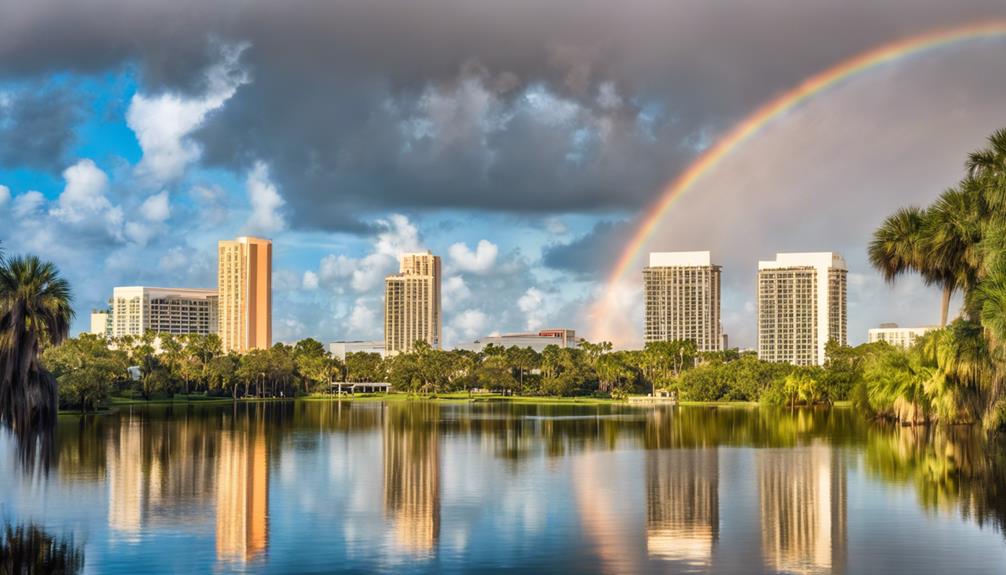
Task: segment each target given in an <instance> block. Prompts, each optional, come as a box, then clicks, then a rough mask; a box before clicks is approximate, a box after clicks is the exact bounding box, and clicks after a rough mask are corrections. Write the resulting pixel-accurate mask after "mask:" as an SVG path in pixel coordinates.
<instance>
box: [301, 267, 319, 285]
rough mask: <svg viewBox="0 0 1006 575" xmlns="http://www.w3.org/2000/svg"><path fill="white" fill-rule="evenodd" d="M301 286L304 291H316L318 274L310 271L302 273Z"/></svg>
mask: <svg viewBox="0 0 1006 575" xmlns="http://www.w3.org/2000/svg"><path fill="white" fill-rule="evenodd" d="M301 284H302V285H303V286H304V289H306V290H316V289H318V274H316V273H314V272H313V271H311V270H308V271H306V272H304V279H303V280H302V281H301Z"/></svg>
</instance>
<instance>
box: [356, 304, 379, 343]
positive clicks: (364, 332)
mask: <svg viewBox="0 0 1006 575" xmlns="http://www.w3.org/2000/svg"><path fill="white" fill-rule="evenodd" d="M382 313H383V310H382ZM377 318H378V312H377V311H376V310H374V309H373V308H372V307H371V306H369V305H368V304H367V302H366V301H364V300H363V299H362V298H361V299H358V300H356V303H355V304H354V305H353V311H352V312H350V314H349V328H350V333H351V334H352V335H351V336H350V337H353V338H356V337H361V338H362V337H377V335H378V334H380V333H381V332H382V331H383V329H384V326H383V324H382V323H381V322H379V321H378V319H377Z"/></svg>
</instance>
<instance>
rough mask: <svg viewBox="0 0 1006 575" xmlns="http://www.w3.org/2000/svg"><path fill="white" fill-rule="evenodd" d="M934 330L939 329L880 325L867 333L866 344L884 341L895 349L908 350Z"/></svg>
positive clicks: (892, 324)
mask: <svg viewBox="0 0 1006 575" xmlns="http://www.w3.org/2000/svg"><path fill="white" fill-rule="evenodd" d="M934 329H939V328H938V327H936V326H931V325H930V326H926V327H898V324H896V323H882V324H880V327H874V328H871V329H870V330H869V331H868V332H867V342H869V343H876V342H878V341H886V342H887V343H889V344H891V345H893V346H895V347H900V348H903V349H908V348H910V347H912V346H913V345H915V341H916V340H917V339H919V338H920V337H922V336H924V335H926V333H928V332H930V331H932V330H934Z"/></svg>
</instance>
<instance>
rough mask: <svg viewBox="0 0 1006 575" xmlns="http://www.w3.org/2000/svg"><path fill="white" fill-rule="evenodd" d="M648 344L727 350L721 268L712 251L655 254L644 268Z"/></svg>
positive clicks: (645, 336)
mask: <svg viewBox="0 0 1006 575" xmlns="http://www.w3.org/2000/svg"><path fill="white" fill-rule="evenodd" d="M643 284H644V296H645V300H646V301H645V303H646V319H645V326H644V331H643V339H644V341H645V342H647V343H649V342H654V341H676V340H691V341H694V342H695V345H696V346H697V347H698V349H699V351H720V350H722V349H723V337H722V331H723V328H722V326H721V325H720V266H718V265H713V263H712V261H711V257H710V254H709V252H654V253H651V254H650V265H649V266H647V267H646V268H643Z"/></svg>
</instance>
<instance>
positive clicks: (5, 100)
mask: <svg viewBox="0 0 1006 575" xmlns="http://www.w3.org/2000/svg"><path fill="white" fill-rule="evenodd" d="M0 59H2V56H0ZM82 103H83V100H82V98H81V97H80V96H79V95H78V94H77V93H75V92H74V91H73V87H72V86H69V85H58V84H56V83H52V82H46V81H44V80H34V81H31V82H28V83H27V84H26V85H24V86H21V87H18V88H15V89H13V90H10V91H8V92H6V93H0V166H17V167H21V168H33V169H40V170H46V171H57V170H58V169H59V168H60V167H62V166H64V165H65V164H64V162H65V158H66V156H67V152H68V150H69V149H70V147H71V146H72V145H73V144H74V143H75V142H76V136H75V133H74V128H75V127H76V125H77V123H78V122H79V121H80V119H81V116H82Z"/></svg>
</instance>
